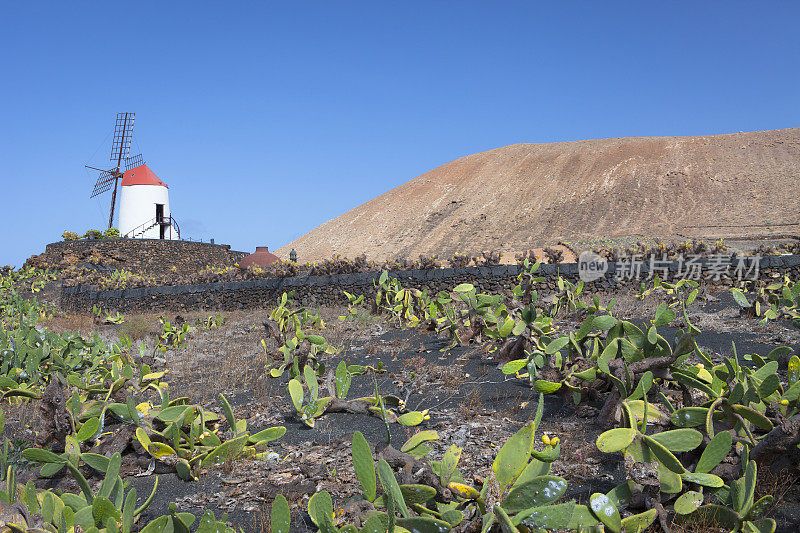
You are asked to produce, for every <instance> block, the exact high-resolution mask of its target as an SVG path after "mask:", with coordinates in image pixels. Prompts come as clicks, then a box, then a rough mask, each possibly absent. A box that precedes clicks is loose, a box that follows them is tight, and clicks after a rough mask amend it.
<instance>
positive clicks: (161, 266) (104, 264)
mask: <svg viewBox="0 0 800 533" xmlns="http://www.w3.org/2000/svg"><path fill="white" fill-rule="evenodd" d="M247 255H248V254H247V253H246V252H237V251H234V250H231V247H230V246H229V245H227V244H211V243H205V242H193V241H176V240H172V241H170V240H160V239H101V240H92V239H87V240H79V241H62V242H54V243H51V244H48V245H47V246H46V248H45V252H44V253H43V254H40V255H36V256H33V257H31V258H30V259H28V261H27V262H26V265H30V266H36V267H38V268H55V269H58V270H62V269H64V268H67V267H70V266H80V265H84V266H89V267H90V268H97V269H100V270H109V271H111V270H115V269H119V270H122V269H124V270H127V271H129V272H133V273H134V274H141V275H145V276H149V275H156V274H158V273H160V272H164V271H165V270H170V269H175V272H176V273H177V274H181V275H189V274H193V273H195V272H197V271H198V270H202V269H203V268H205V267H209V266H211V267H229V266H233V265H234V264H235V263H236V262H238V261H239V260H240V259H242V258H243V257H246V256H247Z"/></svg>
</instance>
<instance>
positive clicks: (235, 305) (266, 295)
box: [61, 255, 800, 312]
mask: <svg viewBox="0 0 800 533" xmlns="http://www.w3.org/2000/svg"><path fill="white" fill-rule="evenodd" d="M726 261H727V262H720V261H715V260H714V259H703V260H700V261H698V262H696V263H695V264H696V265H699V267H700V270H699V274H700V275H701V277H700V279H699V281H701V282H702V283H705V284H712V285H721V286H725V285H732V284H733V283H734V282H735V281H736V279H737V277H738V275H737V274H738V272H737V270H736V269H737V267H741V273H742V274H747V273H748V272H747V271H748V270H749V269H751V268H752V267H753V266H754V262H757V263H758V279H761V280H766V279H772V278H778V277H780V276H782V275H783V274H789V275H790V276H791V277H792V279H798V278H800V256H798V255H784V256H770V257H763V258H760V259H759V260H754V259H753V258H749V257H748V258H739V259H737V258H734V259H727V260H726ZM631 266H633V265H632V264H630V263H628V264H627V266H626V263H609V264H608V270H607V272H606V273H605V275H604V276H603V277H601V278H600V279H598V280H596V281H592V282H589V283H586V287H585V289H584V290H585V291H586V292H588V293H597V292H600V293H604V292H611V291H619V290H621V289H624V288H626V287H628V288H631V287H638V286H639V284H640V283H641V281H643V280H645V279H647V278H648V276H649V274H650V270H651V269H650V267H651V265H650V264H649V263H648V262H643V263H642V264H641V265H639V273H640V276H639V277H638V278H636V279H633V278H632V277H631V276H629V275H627V274H629V273H630V270H631ZM654 266H656V265H654ZM658 266H660V267H661V268H657V269H654V272H653V273H654V274H658V275H661V277H662V278H664V277H665V276H664V273H665V272H666V271H668V272H669V274H670V276H669V277H670V278H675V277H679V275H680V274H681V273H682V272H685V270H686V267H687V265H686V264H685V263H679V262H678V261H671V262H668V263H665V264H661V265H658ZM578 268H579V266H578V264H576V263H562V264H557V265H542V266H541V268H540V269H539V272H538V273H537V275H539V276H541V277H543V278H544V282H543V284H542V287H541V288H540V294H541V295H542V296H546V295H547V294H548V293H550V292H553V291H554V290H555V287H556V282H557V279H558V276H559V275H561V276H563V277H564V278H565V279H568V280H570V281H573V282H577V281H578V280H579V271H578ZM726 269H727V272H728V273H727V274H722V271H724V270H726ZM519 272H520V267H519V266H518V265H497V266H488V267H465V268H442V269H431V270H406V271H399V272H391V273H390V274H391V275H392V276H393V277H396V278H398V279H400V281H401V283H402V285H403V286H404V287H414V288H418V289H428V290H429V291H440V290H449V289H452V288H453V287H455V286H456V285H458V284H460V283H465V282H468V283H472V284H474V285H475V286H476V287H477V288H478V290H479V291H483V292H499V291H501V290H502V289H509V288H511V287H513V286H514V285H516V284H517V275H518V274H519ZM715 273H716V274H720V275H719V276H717V275H715ZM709 275H710V276H709ZM750 275H753V272H750ZM378 276H380V273H366V274H338V275H331V276H300V277H295V278H282V279H263V280H254V281H238V282H227V283H208V284H203V285H176V286H161V287H144V288H138V289H126V290H116V291H100V292H97V291H92V290H91V289H90V288H89V287H65V288H64V289H63V290H62V295H61V307H62V309H65V310H71V311H79V312H89V311H91V310H92V306H93V305H101V306H102V307H103V308H104V309H107V310H109V311H111V310H118V311H167V310H181V309H188V310H234V309H246V308H258V307H265V306H268V305H273V304H274V303H275V301H276V300H277V299H278V298H279V297H280V295H281V293H283V292H288V291H295V301H297V302H299V303H301V304H302V305H308V306H316V305H320V306H323V305H325V306H329V305H345V304H346V303H347V299H346V298H345V297H344V295H343V293H342V291H348V292H350V293H353V294H371V293H372V292H373V281H374V280H376V279H377V277H378ZM715 277H718V279H714V278H715ZM743 277H744V279H747V276H743Z"/></svg>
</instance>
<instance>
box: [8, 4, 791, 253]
mask: <svg viewBox="0 0 800 533" xmlns="http://www.w3.org/2000/svg"><path fill="white" fill-rule="evenodd" d="M555 5H558V7H553V6H555ZM0 21H2V31H0V49H2V61H1V62H0V67H1V68H0V101H1V102H2V104H1V105H0V185H2V192H0V195H1V196H2V206H3V215H4V216H3V219H4V226H5V228H4V230H3V231H2V232H1V233H0V265H2V264H6V263H9V264H12V265H17V266H18V265H20V264H21V263H22V262H23V261H24V260H25V258H27V257H28V256H30V255H31V254H34V253H39V252H41V251H43V250H44V246H45V244H46V243H48V242H52V241H55V240H58V239H59V238H60V235H61V233H62V232H63V231H64V230H65V229H70V230H75V231H78V232H81V233H82V232H84V231H85V230H86V229H89V228H101V229H102V228H104V227H105V225H106V224H107V218H108V214H107V213H108V204H109V196H108V195H106V196H104V197H102V198H101V199H91V200H90V199H89V198H88V196H89V193H90V191H91V188H92V186H93V185H94V182H95V176H94V175H93V174H92V173H90V172H88V171H86V170H85V169H84V168H83V165H84V164H87V163H89V164H91V163H95V164H106V163H107V157H108V151H109V148H110V137H108V135H109V133H110V132H111V130H112V129H113V121H114V117H115V114H116V113H117V112H118V111H134V112H136V126H135V140H136V143H135V144H134V150H137V149H139V150H141V151H142V152H143V153H144V157H145V159H146V161H147V162H148V164H149V166H150V167H151V168H152V169H153V171H154V172H155V173H156V174H157V175H158V176H159V177H161V178H162V179H163V180H164V181H165V182H166V183H167V184H168V185H169V187H170V202H171V207H172V211H173V213H174V215H175V217H176V218H177V219H178V221H179V222H180V223H181V226H182V229H183V230H184V233H185V234H188V235H189V236H192V237H194V238H203V239H208V238H209V237H214V238H215V239H216V241H217V242H223V243H230V244H231V245H232V246H233V248H234V249H239V250H246V251H252V250H253V249H254V247H255V246H256V245H267V246H269V247H270V248H271V249H275V248H278V247H279V246H280V245H283V244H285V243H287V242H289V241H291V240H292V239H294V238H296V237H298V236H300V235H302V234H304V233H306V232H307V231H309V230H311V229H312V228H314V227H316V226H318V225H319V224H321V223H322V222H324V221H326V220H328V219H330V218H332V217H335V216H337V215H339V214H341V213H343V212H345V211H347V210H348V209H350V208H352V207H355V206H356V205H359V204H361V203H363V202H365V201H367V200H369V199H370V198H372V197H374V196H376V195H379V194H381V193H383V192H385V191H387V190H389V189H390V188H392V187H395V186H397V185H399V184H401V183H403V182H405V181H407V180H409V179H411V178H413V177H415V176H417V175H419V174H422V173H423V172H426V171H428V170H430V169H432V168H434V167H436V166H438V165H441V164H443V163H446V162H448V161H451V160H453V159H455V158H458V157H461V156H464V155H467V154H470V153H474V152H479V151H483V150H487V149H491V148H496V147H499V146H503V145H507V144H511V143H516V142H552V141H565V140H578V139H586V138H603V137H620V136H649V135H695V134H712V133H728V132H737V131H740V130H743V131H752V130H765V129H776V128H787V127H794V126H799V125H800V31H798V24H800V4H799V3H798V2H753V1H752V0H751V1H747V2H705V1H704V2H697V1H692V2H606V1H603V2H598V1H591V2H534V1H527V2H494V1H492V2H490V1H483V2H467V1H458V2H456V1H451V2H438V1H403V2H383V1H378V0H372V1H365V2H267V1H241V2H239V1H226V2H202V1H193V2H177V1H161V2H154V1H141V2H63V1H59V2H4V3H3V5H2V7H0ZM104 140H105V142H104Z"/></svg>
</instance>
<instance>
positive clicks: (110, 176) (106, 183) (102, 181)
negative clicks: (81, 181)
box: [89, 170, 117, 198]
mask: <svg viewBox="0 0 800 533" xmlns="http://www.w3.org/2000/svg"><path fill="white" fill-rule="evenodd" d="M116 179H117V178H116V176H115V173H114V172H112V171H110V170H106V171H103V172H101V173H100V176H99V177H98V178H97V183H95V184H94V189H93V190H92V194H91V196H89V198H94V197H95V196H97V195H98V194H103V193H104V192H106V191H108V190H110V189H111V187H112V185H114V181H115V180H116Z"/></svg>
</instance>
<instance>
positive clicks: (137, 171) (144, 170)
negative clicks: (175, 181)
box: [122, 165, 166, 187]
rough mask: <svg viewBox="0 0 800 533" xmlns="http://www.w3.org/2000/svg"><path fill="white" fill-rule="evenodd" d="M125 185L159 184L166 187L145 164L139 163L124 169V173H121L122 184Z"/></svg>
mask: <svg viewBox="0 0 800 533" xmlns="http://www.w3.org/2000/svg"><path fill="white" fill-rule="evenodd" d="M126 185H160V186H162V187H166V184H165V183H164V182H163V181H161V180H160V179H158V176H156V175H155V174H154V173H153V171H152V170H150V169H149V168H148V166H147V165H139V166H138V167H134V168H131V169H129V170H126V171H125V174H123V175H122V186H123V187H125V186H126Z"/></svg>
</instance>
